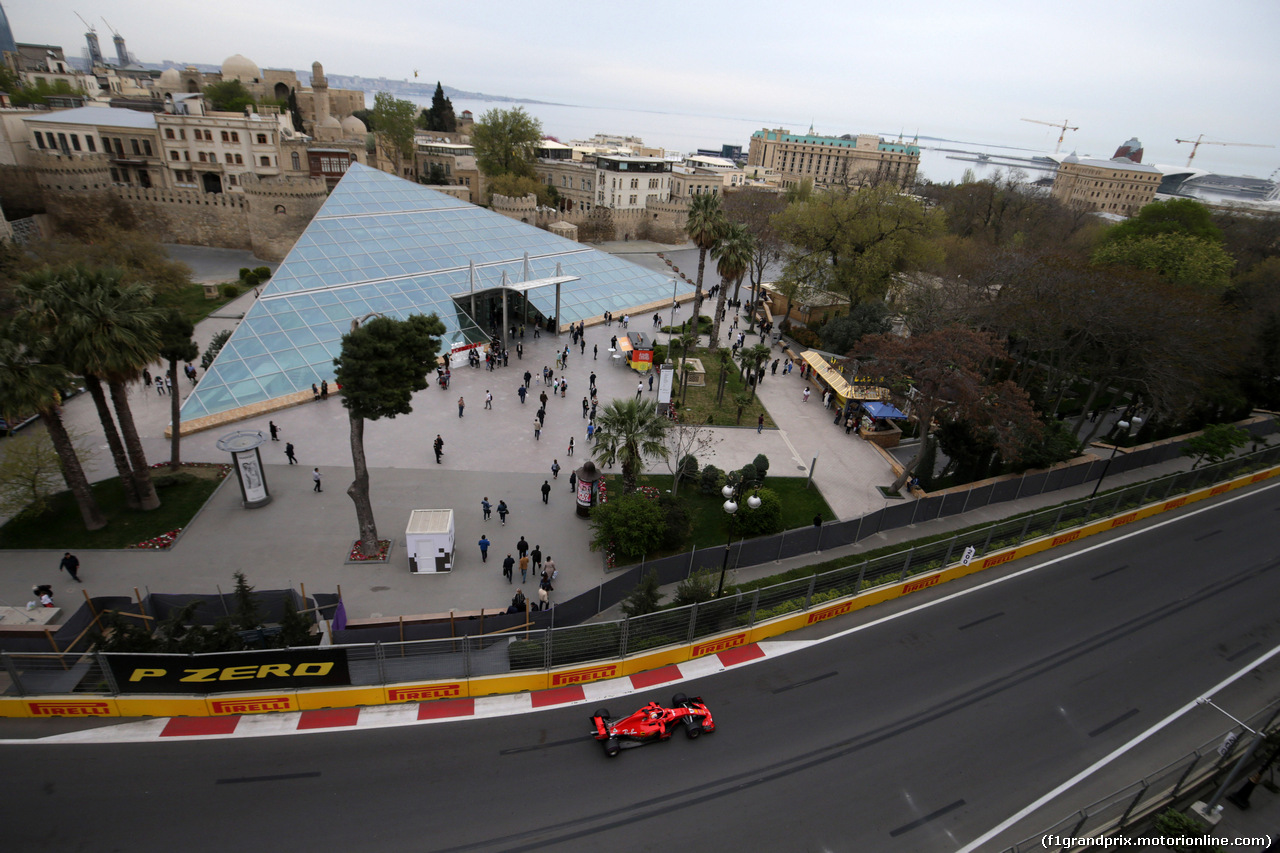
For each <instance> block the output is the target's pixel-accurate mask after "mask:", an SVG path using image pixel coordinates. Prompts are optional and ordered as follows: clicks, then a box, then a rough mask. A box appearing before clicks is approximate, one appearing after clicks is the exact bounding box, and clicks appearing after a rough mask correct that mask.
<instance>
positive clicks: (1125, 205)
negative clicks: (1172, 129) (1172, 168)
mask: <svg viewBox="0 0 1280 853" xmlns="http://www.w3.org/2000/svg"><path fill="white" fill-rule="evenodd" d="M1141 152H1142V143H1140V142H1138V140H1136V139H1131V140H1129V141H1128V142H1126V143H1125V144H1124V145H1122V146H1120V149H1119V150H1117V151H1116V156H1115V157H1113V158H1112V159H1110V160H1092V159H1089V158H1084V157H1077V156H1076V155H1075V154H1074V153H1073V154H1071V156H1069V157H1067V158H1066V159H1064V160H1063V161H1062V164H1061V165H1060V166H1058V174H1057V175H1056V176H1055V177H1054V179H1053V190H1052V191H1051V194H1052V195H1053V197H1054V198H1056V199H1057V200H1058V201H1061V202H1062V203H1063V204H1066V205H1069V206H1070V207H1074V208H1076V209H1077V210H1096V211H1098V212H1100V213H1113V214H1116V215H1117V216H1132V215H1133V214H1135V213H1137V212H1138V211H1139V210H1140V209H1141V208H1142V207H1143V205H1145V204H1147V203H1149V202H1151V201H1152V200H1153V199H1155V196H1156V190H1157V189H1159V187H1160V179H1161V177H1163V176H1162V174H1161V173H1160V171H1159V170H1158V169H1156V168H1155V167H1154V166H1149V165H1146V164H1144V163H1140V162H1136V161H1135V159H1134V156H1135V153H1136V157H1137V158H1138V159H1139V160H1140V159H1141V157H1142V153H1141Z"/></svg>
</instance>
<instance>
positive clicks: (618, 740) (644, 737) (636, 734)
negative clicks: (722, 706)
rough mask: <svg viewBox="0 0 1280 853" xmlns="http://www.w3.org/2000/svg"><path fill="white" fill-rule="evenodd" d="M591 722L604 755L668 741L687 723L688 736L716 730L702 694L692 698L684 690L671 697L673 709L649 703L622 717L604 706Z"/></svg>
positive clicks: (593, 715) (686, 733)
mask: <svg viewBox="0 0 1280 853" xmlns="http://www.w3.org/2000/svg"><path fill="white" fill-rule="evenodd" d="M591 725H592V727H593V728H592V731H591V736H592V737H594V738H595V739H596V740H598V741H600V742H601V743H602V744H604V754H605V755H607V756H609V757H610V758H612V757H613V756H615V755H617V754H618V753H619V752H621V751H622V750H623V749H626V748H628V747H632V746H644V745H645V744H647V743H655V742H657V741H661V740H667V739H668V738H670V737H671V735H672V734H673V733H674V731H675V728H676V726H684V733H685V735H687V736H688V737H689V738H696V737H697V736H698V735H700V734H702V733H703V732H714V731H715V730H716V723H715V720H713V719H712V718H711V711H710V709H708V708H707V706H706V705H705V704H703V702H702V699H701V697H694V698H693V699H690V698H689V697H687V696H685V695H684V694H683V693H677V694H676V695H675V696H674V697H672V699H671V707H670V708H664V707H662V706H661V705H659V704H658V703H657V702H650V703H649V704H648V705H645V706H644V707H643V708H641V709H640V710H639V711H636V712H635V713H634V714H632V715H631V716H629V717H621V718H619V719H614V718H613V717H611V716H609V711H608V709H607V708H601V709H600V710H598V711H596V712H595V713H594V714H592V715H591Z"/></svg>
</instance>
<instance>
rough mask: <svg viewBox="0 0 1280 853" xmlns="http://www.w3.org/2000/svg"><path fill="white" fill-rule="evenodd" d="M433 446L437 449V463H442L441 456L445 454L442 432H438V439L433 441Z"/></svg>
mask: <svg viewBox="0 0 1280 853" xmlns="http://www.w3.org/2000/svg"><path fill="white" fill-rule="evenodd" d="M431 446H432V447H433V448H435V451H436V464H437V465H439V464H440V457H441V456H442V455H444V439H443V438H441V437H440V433H436V440H435V441H433V442H431Z"/></svg>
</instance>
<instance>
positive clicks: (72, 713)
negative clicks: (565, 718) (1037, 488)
mask: <svg viewBox="0 0 1280 853" xmlns="http://www.w3.org/2000/svg"><path fill="white" fill-rule="evenodd" d="M1276 476H1280V468H1271V469H1268V470H1265V471H1259V472H1257V473H1254V474H1249V475H1247V476H1244V477H1239V478H1237V479H1234V480H1231V481H1229V482H1225V483H1220V484H1218V485H1215V486H1212V487H1207V488H1204V489H1200V490H1198V491H1195V492H1191V493H1189V494H1186V495H1181V496H1179V497H1177V498H1172V499H1169V500H1164V501H1160V502H1157V503H1154V504H1149V505H1147V506H1144V507H1141V508H1139V509H1136V510H1133V511H1131V512H1126V513H1124V514H1122V515H1117V516H1113V517H1110V518H1106V519H1102V520H1100V521H1095V522H1091V523H1089V524H1085V525H1083V526H1081V527H1079V528H1076V529H1074V530H1070V531H1066V532H1063V533H1060V534H1056V535H1051V536H1045V537H1042V538H1040V539H1035V540H1032V541H1029V542H1026V543H1024V544H1022V545H1020V546H1018V547H1016V548H1009V549H1006V550H1001V551H996V552H994V553H992V554H989V555H987V556H985V557H982V558H978V559H974V560H971V561H970V562H968V563H965V562H963V561H962V562H961V563H959V564H956V565H951V566H948V567H946V568H942V569H939V570H936V571H931V572H926V573H923V574H920V575H915V576H913V577H909V578H906V579H904V580H902V581H901V582H898V583H890V584H885V585H883V586H879V587H876V588H874V589H870V590H867V591H865V592H862V593H860V594H858V595H854V596H848V597H845V598H842V599H837V600H834V601H828V602H823V603H822V604H821V605H819V606H816V607H812V608H810V609H808V610H803V611H800V612H795V613H789V614H787V615H784V616H779V617H777V618H774V619H769V620H766V621H762V622H760V623H758V624H756V625H754V626H752V627H750V628H741V629H738V630H735V631H731V632H725V633H722V634H719V635H716V636H712V637H706V638H702V639H700V640H699V641H698V642H697V643H694V644H690V645H681V646H668V647H666V648H662V649H657V650H655V651H652V652H644V653H640V654H635V655H632V656H628V657H625V658H623V659H621V660H602V661H596V662H593V663H591V664H585V665H579V666H573V667H566V668H561V669H554V670H550V671H541V670H540V671H530V672H519V673H510V674H503V675H493V676H482V677H474V678H470V679H456V680H452V681H438V682H420V683H406V684H394V685H367V686H345V687H343V686H337V685H342V684H348V683H349V679H348V674H347V665H346V664H347V662H346V657H345V649H343V648H342V647H334V648H328V649H325V648H321V649H313V650H303V651H306V652H308V654H307V655H306V656H301V657H300V656H295V655H296V653H293V652H290V653H285V652H281V655H282V657H281V660H280V661H279V662H278V663H272V662H267V663H262V662H261V661H260V660H259V659H256V658H255V663H254V665H253V666H244V665H242V664H239V663H238V662H237V661H236V657H237V656H236V655H235V654H229V655H201V656H199V657H194V656H193V657H186V656H181V655H129V656H122V657H126V658H128V659H127V660H125V661H124V662H123V663H119V664H117V663H113V664H112V671H113V674H114V675H115V676H116V680H117V683H118V684H119V685H120V688H121V691H122V693H121V695H119V696H86V695H83V694H74V695H68V696H26V697H10V696H3V697H0V716H4V717H93V716H102V717H116V716H121V717H138V716H155V717H171V716H221V715H230V714H257V713H266V712H270V711H306V710H314V709H320V708H335V707H350V706H355V705H386V704H396V703H402V702H424V703H431V702H433V701H438V700H444V701H451V700H454V701H456V700H466V699H468V698H471V697H476V696H487V695H491V694H495V693H522V692H527V691H538V690H552V689H557V688H560V689H567V688H572V687H574V686H575V685H581V684H586V683H590V682H594V681H603V680H605V679H612V678H621V677H624V676H630V675H635V674H637V673H640V672H645V671H648V670H652V669H657V668H659V667H663V666H668V665H671V664H679V663H683V662H685V661H689V660H693V659H695V658H701V657H705V656H707V655H712V654H720V653H724V652H733V650H735V649H740V650H741V651H742V653H744V654H746V653H749V652H750V651H751V649H750V647H751V646H752V644H754V643H758V642H760V641H761V640H767V639H770V638H772V637H776V636H778V635H780V634H785V633H788V632H791V631H796V630H799V629H801V628H805V627H808V626H810V625H816V624H818V623H820V622H825V621H827V620H830V619H835V618H838V617H840V616H844V615H846V614H848V613H852V612H854V611H856V610H862V609H864V608H867V607H871V606H873V605H876V604H879V603H881V602H884V601H890V600H892V599H895V598H900V597H902V596H904V595H910V594H911V593H913V592H919V591H921V590H925V589H929V588H930V587H934V586H937V585H938V584H941V583H945V582H947V581H950V580H955V579H956V578H961V577H965V576H967V575H971V574H975V573H977V572H981V571H984V570H986V569H990V568H994V567H996V566H1000V565H1004V564H1005V563H1009V562H1011V561H1013V560H1016V559H1019V558H1021V557H1028V556H1031V555H1033V554H1038V553H1040V552H1042V551H1046V550H1048V549H1050V548H1056V547H1059V546H1062V545H1067V544H1069V543H1072V542H1075V541H1078V540H1080V539H1083V538H1086V537H1088V536H1092V535H1094V534H1097V533H1104V532H1106V531H1109V530H1115V529H1116V528H1119V527H1124V526H1126V525H1129V524H1133V523H1134V522H1137V521H1140V520H1142V519H1145V518H1150V517H1151V516H1154V515H1159V514H1161V513H1164V512H1168V511H1170V510H1175V509H1178V508H1180V507H1183V506H1186V505H1188V504H1192V503H1195V502H1197V501H1201V500H1204V499H1206V498H1210V497H1214V496H1216V495H1221V494H1224V493H1226V492H1230V491H1233V490H1235V489H1239V488H1243V487H1245V486H1249V485H1252V484H1254V483H1259V482H1262V481H1264V480H1268V479H1271V478H1273V477H1276ZM174 658H177V661H175V660H174ZM215 658H217V659H219V660H217V661H214V660H213V659H215ZM221 658H227V661H225V662H223V661H221ZM194 660H198V661H199V662H200V663H199V665H191V664H190V662H191V661H194ZM322 684H323V685H329V686H326V687H319V686H317V685H322ZM126 685H127V686H126ZM138 685H142V686H141V687H139V686H138ZM255 687H257V688H259V689H260V690H261V689H265V690H266V691H267V692H252V693H250V692H248V691H249V690H252V689H253V688H255ZM126 689H131V690H132V691H133V692H134V693H141V692H142V691H148V694H147V695H129V694H125V693H123V691H124V690H126ZM162 690H170V691H173V693H172V694H168V695H166V694H163V693H160V692H153V691H162ZM231 690H235V691H236V692H230V691H231ZM221 691H227V692H221ZM196 692H199V693H205V694H207V695H196V696H192V695H189V694H191V693H196ZM179 694H184V695H179ZM429 708H430V705H429V704H427V705H424V706H423V711H422V712H421V714H422V715H423V716H430V710H429Z"/></svg>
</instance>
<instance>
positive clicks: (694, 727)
mask: <svg viewBox="0 0 1280 853" xmlns="http://www.w3.org/2000/svg"><path fill="white" fill-rule="evenodd" d="M684 733H685V735H686V736H687V737H688V738H689V740H693V739H694V738H696V737H697V736H698V735H700V734H702V723H691V724H689V725H687V726H685V727H684Z"/></svg>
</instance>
